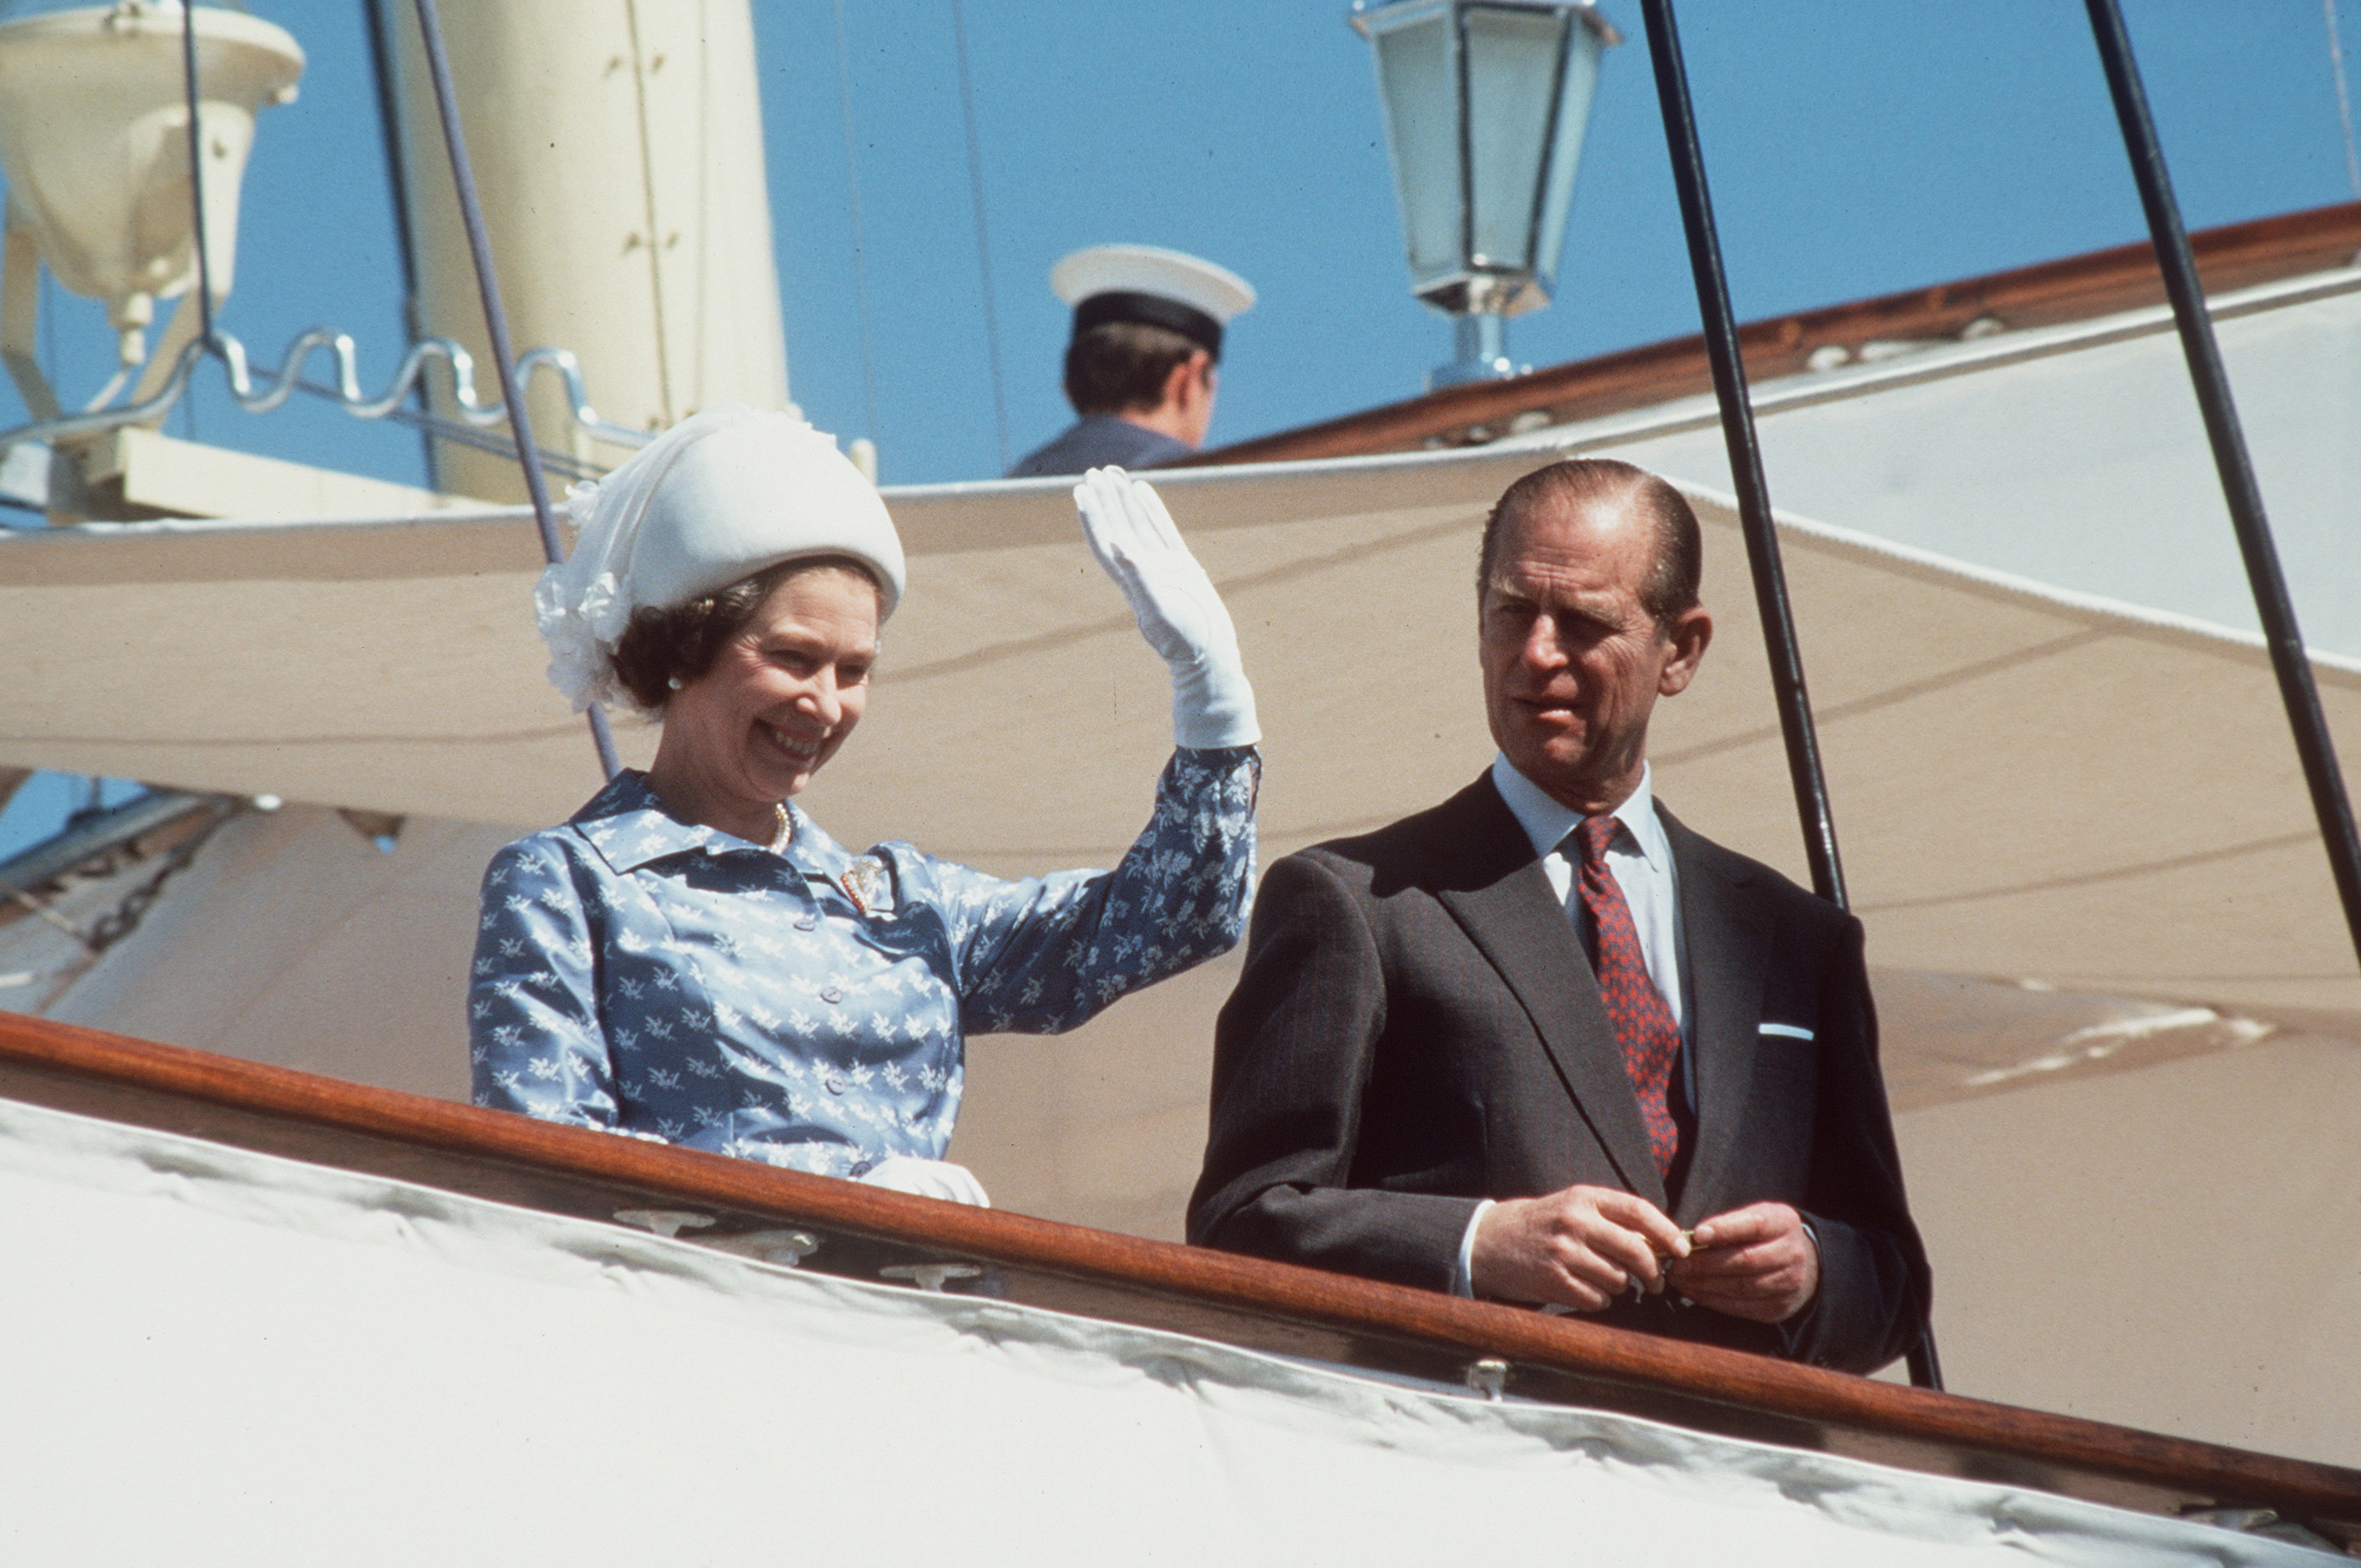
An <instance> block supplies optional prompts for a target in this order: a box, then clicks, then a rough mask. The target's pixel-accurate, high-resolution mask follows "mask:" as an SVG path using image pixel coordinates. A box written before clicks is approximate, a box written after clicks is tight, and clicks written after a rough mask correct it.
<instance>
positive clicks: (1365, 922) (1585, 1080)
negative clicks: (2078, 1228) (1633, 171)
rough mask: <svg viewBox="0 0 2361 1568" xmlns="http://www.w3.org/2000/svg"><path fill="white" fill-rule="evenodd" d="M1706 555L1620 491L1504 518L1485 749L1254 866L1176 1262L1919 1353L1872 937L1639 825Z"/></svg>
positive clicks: (1560, 480) (1868, 1365)
mask: <svg viewBox="0 0 2361 1568" xmlns="http://www.w3.org/2000/svg"><path fill="white" fill-rule="evenodd" d="M1699 552H1700V546H1699V541H1698V534H1697V519H1696V516H1695V514H1694V513H1692V512H1691V511H1690V510H1689V507H1688V504H1687V502H1686V500H1684V499H1682V497H1681V495H1680V493H1679V492H1678V491H1676V490H1675V489H1674V488H1672V487H1671V486H1670V485H1667V484H1666V483H1664V481H1663V480H1662V479H1660V478H1657V477H1654V476H1653V475H1649V474H1646V473H1644V472H1642V470H1640V469H1638V468H1635V467H1632V466H1631V465H1629V464H1624V463H1616V462H1611V461H1604V460H1598V459H1584V460H1578V461H1575V462H1567V463H1559V464H1555V465H1553V466H1550V467H1548V468H1544V469H1542V470H1540V471H1538V472H1536V473H1534V474H1531V475H1528V476H1527V477H1524V478H1523V479H1521V480H1519V481H1518V482H1517V483H1516V484H1515V485H1514V486H1511V487H1510V489H1509V491H1508V493H1507V494H1506V495H1504V496H1502V497H1501V499H1500V501H1499V505H1498V506H1497V507H1495V508H1494V510H1493V512H1492V516H1491V518H1490V520H1489V521H1488V522H1487V524H1486V527H1485V534H1484V544H1483V551H1482V559H1481V565H1480V568H1479V576H1478V580H1477V588H1478V610H1479V616H1478V624H1479V632H1478V645H1479V653H1480V658H1481V663H1482V666H1483V675H1484V696H1485V703H1486V707H1487V710H1488V717H1489V718H1490V722H1491V729H1492V736H1493V739H1494V740H1495V741H1496V742H1497V743H1498V745H1499V757H1498V758H1497V759H1496V760H1495V762H1494V763H1493V766H1492V768H1491V770H1490V771H1489V772H1488V773H1486V774H1485V775H1484V776H1483V777H1481V778H1478V779H1477V781H1476V783H1474V784H1471V785H1469V786H1468V787H1467V788H1466V789H1464V790H1462V791H1461V792H1460V793H1459V794H1457V795H1454V796H1453V797H1452V798H1451V799H1449V800H1447V801H1445V802H1444V803H1443V804H1442V805H1440V806H1435V807H1433V808H1432V809H1430V810H1427V811H1423V812H1421V813H1419V814H1418V815H1416V816H1413V817H1406V818H1404V819H1403V820H1401V821H1400V822H1396V823H1394V824H1392V825H1391V826H1389V827H1387V828H1380V829H1379V830H1378V831H1377V832H1375V833H1371V834H1368V835H1367V836H1366V837H1362V838H1357V839H1340V840H1337V841H1335V842H1333V843H1328V844H1323V845H1320V846H1317V847H1315V848H1313V849H1310V850H1304V851H1302V852H1301V853H1300V854H1295V855H1290V856H1289V857H1287V858H1286V859H1284V860H1282V861H1279V862H1278V863H1277V864H1275V865H1273V866H1272V867H1271V869H1270V872H1269V874H1268V876H1267V877H1266V878H1265V880H1264V882H1263V885H1262V889H1261V892H1260V893H1259V894H1258V895H1257V902H1256V907H1255V914H1254V925H1253V931H1252V935H1251V937H1250V938H1249V945H1248V948H1247V953H1246V968H1245V972H1244V974H1243V975H1242V977H1241V978H1240V980H1239V981H1238V986H1237V990H1236V992H1235V993H1234V994H1233V995H1232V996H1231V998H1230V1001H1229V1003H1228V1005H1227V1006H1226V1007H1224V1009H1223V1012H1222V1017H1221V1023H1220V1026H1219V1031H1218V1034H1217V1036H1216V1044H1215V1050H1214V1061H1213V1126H1212V1134H1211V1137H1210V1140H1209V1142H1208V1146H1207V1149H1206V1156H1205V1169H1204V1174H1203V1177H1202V1179H1201V1180H1200V1182H1199V1184H1198V1187H1197V1191H1196V1195H1195V1197H1194V1198H1193V1199H1192V1200H1191V1204H1190V1214H1189V1234H1190V1239H1191V1240H1192V1241H1195V1242H1199V1243H1202V1244H1205V1245H1213V1246H1219V1247H1224V1248H1227V1249H1230V1250H1233V1251H1237V1252H1244V1253H1252V1254H1257V1255H1261V1256H1266V1257H1276V1258H1284V1259H1288V1260H1290V1261H1293V1262H1298V1263H1306V1264H1312V1265H1314V1266H1320V1267H1325V1268H1334V1269H1338V1270H1341V1271H1344V1272H1346V1273H1351V1274H1359V1275H1365V1276H1367V1277H1372V1278H1377V1279H1387V1280H1393V1281H1398V1282H1400V1283H1403V1284H1409V1285H1421V1286H1425V1287H1428V1288H1433V1289H1437V1290H1456V1291H1458V1292H1459V1293H1461V1294H1474V1295H1476V1296H1479V1297H1488V1298H1494V1299H1503V1300H1509V1301H1517V1302H1529V1303H1540V1304H1544V1305H1548V1306H1551V1307H1554V1308H1555V1309H1558V1310H1575V1311H1579V1312H1586V1313H1593V1314H1597V1315H1598V1317H1599V1319H1600V1321H1606V1322H1609V1323H1613V1324H1616V1325H1619V1326H1622V1327H1629V1328H1635V1329H1642V1330H1645V1331H1647V1332H1654V1333H1662V1334H1669V1335H1673V1336H1676V1337H1679V1338H1684V1339H1692V1340H1699V1341H1705V1342H1708V1343H1719V1344H1723V1345H1728V1346H1731V1347H1734V1348H1739V1349H1744V1350H1752V1351H1756V1352H1761V1353H1763V1354H1776V1355H1786V1356H1791V1357H1794V1358H1796V1359H1799V1360H1804V1361H1808V1362H1811V1363H1813V1364H1815V1365H1826V1366H1836V1367H1843V1368H1848V1369H1851V1370H1857V1371H1867V1370H1870V1369H1872V1368H1874V1367H1877V1366H1880V1365H1883V1364H1885V1363H1886V1362H1889V1361H1891V1360H1893V1359H1894V1357H1896V1356H1898V1355H1900V1354H1902V1353H1903V1352H1904V1351H1905V1350H1906V1349H1907V1348H1909V1346H1910V1344H1911V1343H1913V1341H1914V1340H1915V1338H1916V1335H1917V1332H1918V1331H1919V1327H1920V1325H1921V1324H1922V1323H1923V1322H1924V1321H1925V1313H1926V1309H1927V1299H1928V1297H1927V1291H1928V1281H1927V1260H1926V1255H1925V1252H1924V1250H1923V1249H1922V1248H1921V1246H1920V1245H1919V1241H1918V1235H1917V1232H1916V1228H1915V1227H1914V1226H1913V1225H1912V1223H1911V1221H1910V1216H1909V1212H1908V1210H1907V1209H1906V1207H1905V1203H1904V1201H1903V1191H1902V1177H1901V1170H1900V1166H1899V1162H1898V1161H1897V1159H1896V1157H1895V1153H1894V1133H1893V1127H1892V1123H1891V1119H1890V1117H1889V1115H1888V1113H1887V1110H1886V1103H1885V1091H1884V1086H1883V1081H1882V1080H1881V1078H1880V1076H1879V1072H1878V1066H1877V1047H1876V1024H1875V1019H1874V1016H1873V1014H1872V1009H1871V1004H1870V997H1869V989H1868V981H1867V977H1866V974H1865V971H1864V970H1863V967H1862V959H1861V925H1860V922H1858V921H1856V920H1854V919H1852V918H1851V917H1850V916H1847V915H1845V914H1844V913H1842V912H1841V911H1839V910H1838V909H1837V908H1836V907H1835V906H1833V905H1829V904H1827V903H1824V902H1823V901H1821V900H1819V899H1817V898H1815V897H1814V896H1812V895H1811V894H1808V893H1806V892H1804V891H1803V890H1802V889H1800V888H1798V887H1796V886H1795V885H1794V884H1793V883H1790V882H1788V881H1787V880H1786V879H1785V878H1784V877H1782V876H1781V875H1779V874H1778V873H1777V872H1773V871H1772V870H1771V869H1770V868H1769V867H1767V866H1763V865H1761V864H1758V863H1757V862H1755V861H1750V860H1748V859H1746V858H1745V857H1743V856H1741V855H1738V854H1735V853H1732V852H1731V851H1730V850H1725V849H1722V848H1721V847H1720V846H1719V845H1717V844H1714V843H1712V842H1710V841H1709V840H1708V839H1702V838H1700V837H1698V836H1697V834H1695V833H1693V832H1691V831H1690V830H1689V829H1688V828H1686V827H1684V826H1683V825H1682V824H1681V823H1680V822H1679V821H1678V820H1677V819H1675V817H1673V816H1672V815H1671V813H1669V812H1667V811H1664V809H1663V808H1662V807H1661V806H1657V805H1656V804H1655V802H1654V799H1653V789H1652V785H1651V781H1650V776H1649V772H1648V767H1647V733H1648V720H1649V717H1650V714H1651V713H1652V712H1653V708H1654V706H1655V703H1656V699H1657V698H1658V697H1660V696H1676V695H1678V694H1679V693H1680V692H1681V691H1682V690H1683V689H1685V688H1686V686H1687V685H1688V683H1689V681H1690V680H1691V678H1692V677H1694V676H1695V674H1696V673H1697V666H1698V663H1699V662H1700V661H1701V660H1702V659H1703V657H1704V655H1705V651H1706V647H1707V644H1708V642H1709V641H1711V640H1712V635H1713V622H1712V620H1711V618H1710V617H1709V616H1708V614H1707V613H1706V611H1705V610H1704V609H1703V608H1702V607H1700V605H1699V604H1698V602H1697V576H1698V558H1699ZM1380 722H1382V720H1380Z"/></svg>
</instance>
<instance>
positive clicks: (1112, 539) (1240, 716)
mask: <svg viewBox="0 0 2361 1568" xmlns="http://www.w3.org/2000/svg"><path fill="white" fill-rule="evenodd" d="M1074 508H1075V510H1078V511H1079V512H1081V513H1082V537H1083V538H1085V539H1087V540H1089V541H1090V545H1091V554H1093V555H1096V556H1097V557H1098V558H1099V565H1102V566H1104V567H1105V568H1106V575H1107V576H1110V577H1113V578H1114V579H1115V587H1119V588H1121V589H1122V590H1123V597H1124V598H1126V599H1129V600H1130V601H1131V613H1132V615H1133V616H1134V617H1135V618H1137V620H1138V621H1139V634H1140V635H1141V636H1142V637H1145V638H1147V639H1148V646H1149V647H1151V648H1153V649H1155V650H1156V652H1158V653H1159V654H1160V655H1162V657H1163V660H1164V663H1166V664H1167V665H1169V666H1170V668H1171V671H1172V740H1173V743H1174V744H1175V745H1180V746H1186V747H1190V748H1191V749H1193V750H1200V751H1202V750H1210V749H1213V748H1215V747H1221V746H1251V745H1253V744H1254V743H1255V742H1256V741H1257V740H1261V739H1262V730H1261V729H1259V728H1258V727H1257V725H1256V723H1255V705H1254V687H1252V686H1251V685H1247V684H1246V664H1245V662H1244V661H1242V660H1241V659H1240V658H1239V657H1238V633H1237V629H1236V628H1235V627H1234V626H1232V625H1231V624H1230V612H1229V611H1228V610H1226V609H1223V608H1222V596H1221V595H1220V594H1218V593H1216V592H1214V591H1213V578H1211V577H1209V576H1205V568H1204V567H1202V566H1200V565H1197V558H1196V557H1195V556H1194V555H1191V554H1189V546H1188V545H1187V544H1185V543H1182V542H1181V539H1180V530H1179V529H1177V528H1175V527H1173V526H1172V514H1171V513H1170V512H1168V511H1166V510H1164V503H1163V501H1161V500H1159V499H1158V498H1157V494H1156V492H1155V491H1154V490H1152V489H1150V488H1148V482H1147V481H1146V480H1144V479H1135V478H1133V477H1131V476H1130V475H1128V474H1126V473H1125V472H1124V471H1123V470H1122V469H1120V468H1093V469H1092V470H1091V471H1090V472H1089V473H1087V474H1085V475H1083V476H1082V483H1081V484H1079V485H1076V486H1075V487H1074Z"/></svg>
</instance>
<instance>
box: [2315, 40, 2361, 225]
mask: <svg viewBox="0 0 2361 1568" xmlns="http://www.w3.org/2000/svg"><path fill="white" fill-rule="evenodd" d="M2320 9H2321V14H2322V16H2323V18H2324V19H2325V20H2326V21H2327V23H2328V70H2329V73H2330V74H2331V75H2333V76H2334V77H2335V78H2336V118H2337V121H2338V123H2339V124H2341V125H2342V126H2344V127H2345V183H2346V184H2348V185H2350V186H2352V187H2353V196H2354V199H2355V200H2356V201H2361V157H2356V155H2355V153H2354V150H2353V98H2352V95H2351V94H2350V93H2347V92H2346V91H2345V46H2344V45H2343V43H2341V42H2340V41H2339V40H2338V38H2337V36H2336V0H2320Z"/></svg>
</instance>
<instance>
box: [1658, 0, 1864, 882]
mask: <svg viewBox="0 0 2361 1568" xmlns="http://www.w3.org/2000/svg"><path fill="white" fill-rule="evenodd" d="M1642 10H1644V11H1645V13H1646V15H1647V19H1648V52H1649V55H1650V57H1651V58H1652V59H1653V61H1654V64H1655V69H1656V102H1657V104H1658V106H1659V107H1661V108H1662V109H1663V110H1664V141H1665V145H1666V146H1667V148H1669V149H1670V151H1671V153H1672V157H1673V184H1674V186H1675V189H1676V190H1678V192H1680V199H1681V225H1682V226H1683V227H1684V228H1685V229H1686V230H1687V231H1688V242H1689V268H1690V270H1691V271H1692V272H1693V273H1694V274H1695V275H1696V278H1697V313H1698V314H1699V315H1701V316H1702V317H1703V318H1704V320H1705V345H1706V354H1707V356H1708V358H1709V359H1710V360H1711V361H1712V363H1713V389H1714V395H1715V396H1716V397H1717V398H1719V400H1720V401H1721V433H1722V439H1723V440H1724V441H1725V442H1726V443H1727V444H1728V445H1729V448H1730V480H1731V482H1732V483H1733V484H1734V485H1735V486H1736V487H1737V489H1738V517H1739V522H1740V525H1741V528H1742V530H1743V531H1744V532H1745V535H1746V559H1747V564H1748V565H1750V566H1752V568H1753V574H1754V608H1755V609H1756V611H1757V613H1758V614H1760V615H1761V617H1762V620H1763V645H1764V650H1765V652H1768V653H1769V655H1770V659H1771V689H1772V691H1773V695H1774V696H1776V697H1777V700H1778V705H1779V729H1780V733H1781V734H1782V735H1784V737H1785V739H1786V742H1787V776H1788V779H1789V781H1790V782H1791V783H1792V784H1794V786H1795V812H1796V816H1797V817H1798V818H1799V819H1800V820H1801V822H1802V824H1803V829H1804V850H1805V853H1806V856H1808V857H1809V859H1810V861H1811V867H1812V891H1813V892H1815V893H1817V894H1819V895H1820V896H1821V897H1822V898H1825V899H1827V900H1828V902H1830V903H1831V904H1834V905H1837V906H1838V907H1839V908H1844V907H1846V906H1847V903H1846V898H1845V884H1844V866H1843V864H1842V862H1841V861H1839V859H1838V858H1837V828H1836V819H1835V818H1834V817H1832V816H1831V815H1830V813H1829V811H1828V781H1827V779H1826V777H1825V776H1823V774H1822V773H1821V770H1820V744H1819V739H1818V736H1817V734H1816V733H1815V732H1814V730H1813V729H1812V699H1811V696H1810V695H1809V694H1808V693H1807V692H1806V690H1805V686H1804V660H1803V655H1802V654H1801V653H1800V652H1798V651H1797V649H1796V644H1795V617H1794V615H1793V613H1792V612H1791V611H1790V610H1789V609H1788V604H1787V574H1786V569H1785V567H1784V566H1783V565H1781V564H1780V560H1779V536H1778V534H1777V532H1775V531H1774V530H1773V527H1772V523H1771V487H1770V486H1769V485H1768V484H1767V483H1765V482H1764V480H1763V452H1762V448H1761V447H1760V445H1759V444H1757V443H1756V441H1755V436H1754V411H1753V408H1752V405H1751V404H1750V403H1749V402H1748V401H1747V396H1746V364H1745V361H1744V360H1743V359H1741V357H1740V356H1739V350H1738V327H1737V324H1736V323H1734V322H1733V321H1731V319H1730V284H1729V281H1728V280H1727V279H1726V278H1725V277H1724V275H1723V273H1722V269H1721V242H1720V240H1719V238H1717V237H1716V236H1715V234H1714V227H1713V203H1712V199H1711V198H1710V196H1708V193H1707V191H1706V183H1705V154H1704V152H1703V151H1702V150H1701V149H1700V148H1699V147H1698V145H1697V117H1696V114H1695V111H1694V110H1693V109H1692V108H1691V106H1690V103H1689V82H1688V71H1687V69H1686V67H1685V66H1684V65H1683V64H1682V61H1681V45H1680V38H1679V35H1678V34H1677V33H1675V31H1674V27H1673V7H1672V3H1671V0H1642Z"/></svg>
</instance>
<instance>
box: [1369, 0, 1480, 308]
mask: <svg viewBox="0 0 2361 1568" xmlns="http://www.w3.org/2000/svg"><path fill="white" fill-rule="evenodd" d="M1370 43H1371V45H1372V46H1373V47H1374V48H1375V49H1376V51H1377V57H1378V92H1379V93H1380V94H1381V95H1382V96H1383V98H1384V100H1385V105H1386V140H1387V143H1388V145H1389V146H1390V147H1391V148H1392V149H1393V155H1394V185H1395V189H1396V192H1397V194H1399V195H1400V198H1401V210H1402V236H1403V238H1404V239H1405V241H1406V242H1407V245H1408V249H1409V252H1410V270H1411V286H1412V287H1413V288H1415V287H1417V286H1419V285H1421V284H1423V283H1426V282H1429V281H1431V280H1433V279H1436V278H1444V277H1449V276H1451V275H1452V274H1453V273H1455V272H1457V271H1458V270H1459V269H1460V266H1461V258H1460V254H1459V247H1460V237H1461V223H1460V191H1459V71H1458V63H1457V60H1456V54H1457V50H1456V48H1455V39H1454V38H1453V36H1452V27H1451V14H1450V12H1449V11H1448V10H1447V9H1441V8H1438V9H1436V10H1433V11H1430V12H1428V13H1426V14H1425V15H1424V16H1419V17H1418V18H1416V19H1415V20H1412V21H1409V22H1406V23H1403V24H1400V25H1398V26H1395V27H1387V28H1385V29H1384V30H1383V31H1380V32H1378V33H1377V34H1376V36H1375V37H1374V38H1371V39H1370Z"/></svg>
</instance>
